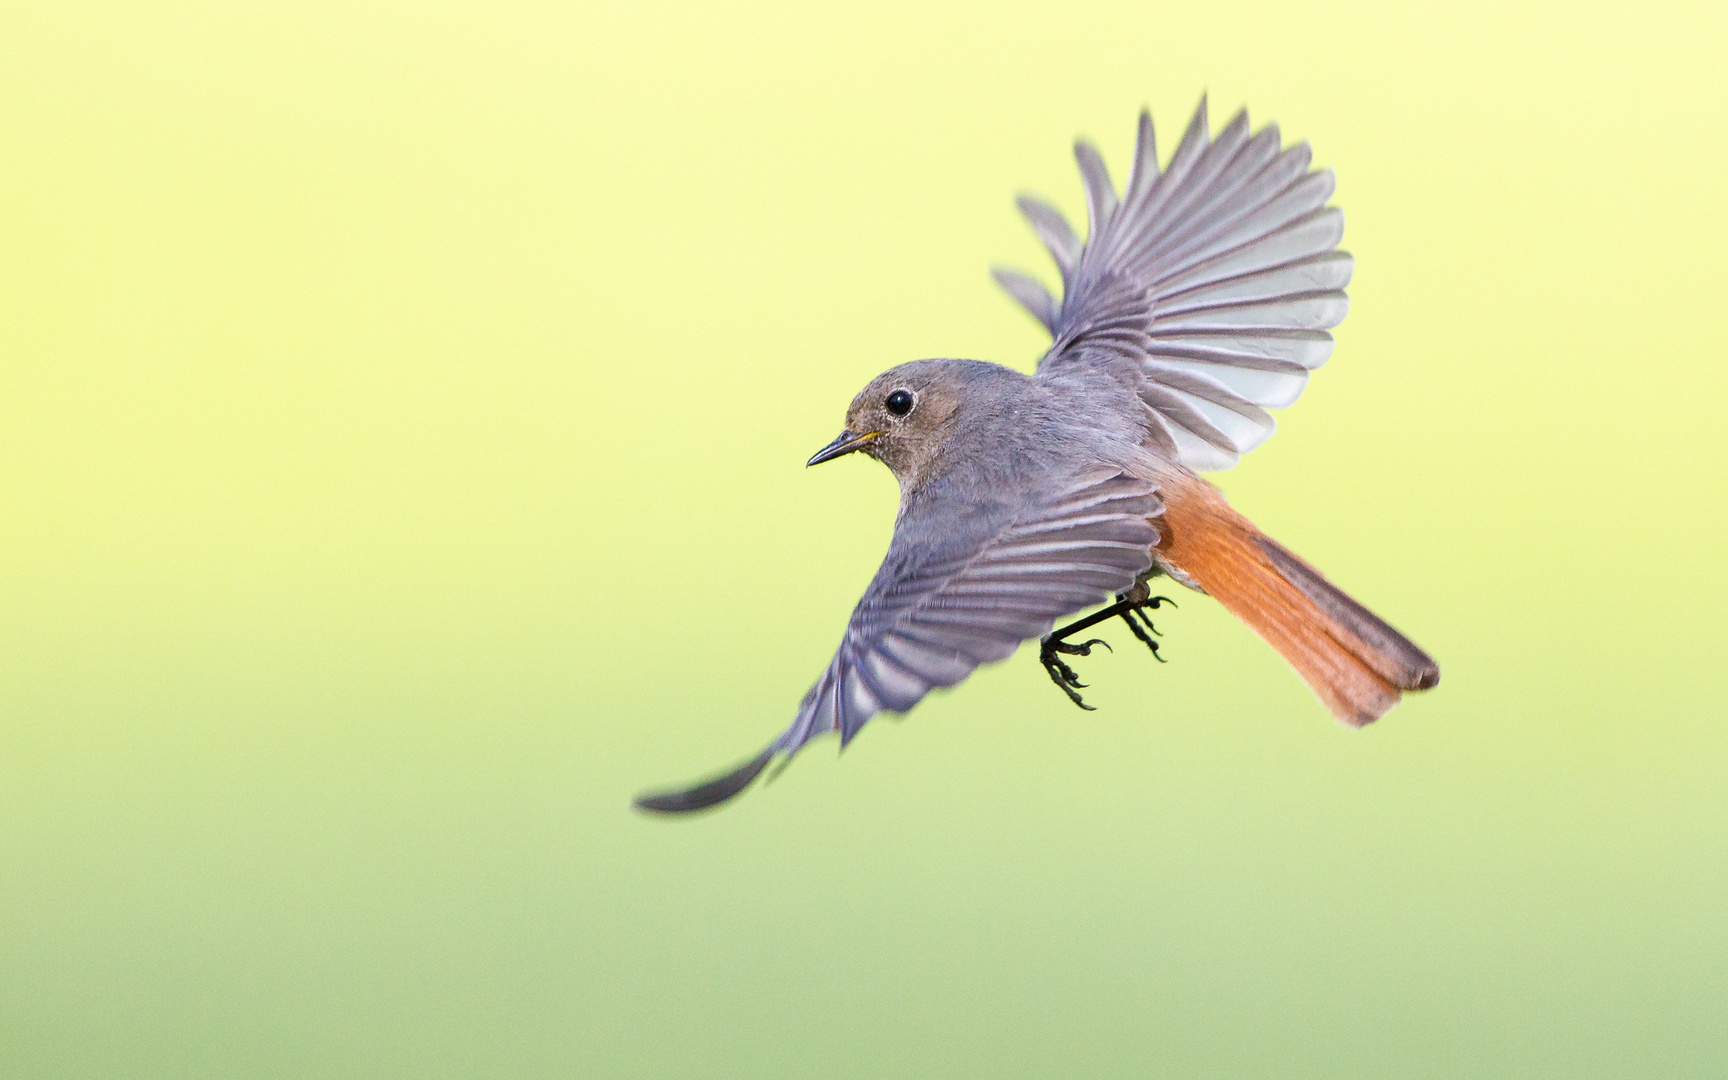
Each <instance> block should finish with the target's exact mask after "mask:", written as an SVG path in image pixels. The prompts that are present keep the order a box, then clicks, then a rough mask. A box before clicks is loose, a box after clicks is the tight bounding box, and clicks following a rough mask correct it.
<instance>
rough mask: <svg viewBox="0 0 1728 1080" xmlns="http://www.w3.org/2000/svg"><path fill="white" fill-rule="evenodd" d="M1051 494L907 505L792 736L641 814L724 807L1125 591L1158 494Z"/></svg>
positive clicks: (1145, 543)
mask: <svg viewBox="0 0 1728 1080" xmlns="http://www.w3.org/2000/svg"><path fill="white" fill-rule="evenodd" d="M1049 488H1050V489H1052V490H1050V493H1049V494H1047V495H1046V496H1045V497H1044V498H1042V499H1041V500H1040V501H1038V502H1037V503H1034V504H1032V505H1031V507H1030V509H1026V510H1023V511H1021V512H1019V513H1011V512H1008V510H1007V506H1008V504H1007V503H979V502H977V501H975V500H964V501H963V500H961V499H959V498H947V499H943V498H936V499H933V500H932V501H930V502H927V503H919V502H913V503H911V504H909V505H908V506H907V508H906V509H905V511H904V512H903V513H902V514H901V516H900V520H899V521H898V522H897V523H896V525H895V532H894V539H893V541H892V542H891V543H890V544H889V548H888V556H887V558H886V559H885V560H884V561H883V563H882V568H881V569H880V570H878V571H877V572H876V577H875V579H874V580H873V581H871V583H870V587H869V588H868V589H867V590H865V593H864V598H863V599H862V600H860V601H859V602H858V606H857V607H856V608H855V609H854V610H853V612H852V619H851V621H850V623H849V624H848V625H847V627H846V636H845V637H844V639H842V641H841V642H840V648H839V649H838V650H837V651H836V652H835V654H834V659H833V660H831V661H829V663H828V667H827V669H826V670H825V671H823V672H822V676H821V678H819V679H817V680H816V685H815V686H812V687H811V688H810V692H809V693H807V694H805V695H804V701H803V703H802V704H801V705H799V707H798V717H797V719H795V720H793V721H792V725H791V726H790V727H788V728H787V729H786V730H785V731H784V732H783V733H781V735H780V737H779V738H777V739H775V740H774V742H773V743H771V744H770V745H769V746H768V748H767V749H765V750H764V751H763V752H762V753H761V754H760V755H759V756H757V757H756V758H755V759H753V760H751V761H749V762H746V763H745V764H744V765H742V766H740V767H739V768H738V769H736V770H734V771H732V772H730V773H727V774H726V775H723V776H719V777H716V778H714V779H713V780H710V781H707V782H706V783H703V784H700V785H697V786H696V787H693V788H689V789H687V790H682V791H675V792H668V793H665V794H659V795H648V796H643V797H641V798H639V799H637V800H636V805H637V806H639V807H641V808H643V809H646V810H657V811H662V812H680V811H686V810H700V809H702V808H704V807H708V806H712V805H714V804H716V803H719V802H722V801H724V800H725V799H728V798H731V797H732V796H733V795H735V794H737V793H738V792H739V791H742V790H743V789H744V788H745V787H747V786H748V785H749V784H750V782H751V781H752V780H754V779H755V778H756V775H757V774H758V773H760V772H761V771H762V770H763V769H764V768H765V767H766V766H767V765H768V763H769V762H770V761H771V760H773V759H774V758H775V757H776V756H787V757H789V756H791V755H792V754H794V753H796V752H797V751H798V749H799V748H800V747H802V746H803V745H804V744H805V743H807V742H809V741H810V740H811V739H813V738H815V737H816V736H818V735H822V734H826V733H827V732H830V731H834V732H839V734H840V739H841V743H842V745H844V744H845V743H848V742H850V741H851V740H852V738H853V737H854V736H855V735H857V734H858V729H859V728H861V727H863V726H864V723H865V722H866V721H867V720H869V719H870V718H871V717H872V716H875V715H876V714H877V713H878V712H881V711H883V710H888V711H890V712H901V713H903V712H905V711H907V710H908V709H910V708H912V706H914V705H916V704H917V703H918V701H919V700H920V699H922V698H923V697H924V695H925V694H928V693H929V692H930V691H931V690H932V689H934V688H936V687H939V686H953V685H955V684H956V683H958V682H960V681H961V680H962V679H964V678H966V676H968V675H970V674H972V671H973V669H975V668H977V667H978V666H979V665H980V664H987V663H990V662H992V661H995V660H1002V659H1005V658H1007V657H1008V656H1010V655H1012V654H1013V652H1014V650H1015V649H1016V648H1017V647H1018V646H1019V644H1020V643H1021V642H1022V641H1024V640H1026V639H1027V638H1038V637H1043V636H1044V635H1045V634H1047V633H1049V632H1050V629H1051V627H1052V626H1053V625H1054V624H1055V621H1056V620H1057V619H1058V618H1060V617H1062V616H1064V615H1067V614H1070V613H1072V612H1075V611H1079V610H1081V609H1083V608H1087V607H1091V606H1093V605H1095V604H1097V603H1099V602H1101V601H1103V600H1105V599H1107V598H1109V597H1110V596H1112V595H1113V594H1115V593H1118V592H1122V591H1123V590H1125V589H1127V588H1129V587H1130V586H1131V585H1133V583H1134V580H1135V578H1136V577H1138V576H1139V575H1140V574H1141V573H1143V572H1144V571H1145V570H1146V569H1147V568H1148V567H1149V566H1150V565H1151V548H1152V545H1153V544H1155V543H1157V541H1158V529H1157V527H1156V526H1155V525H1154V524H1153V523H1152V521H1151V519H1152V518H1154V517H1156V516H1157V515H1158V514H1160V513H1162V512H1163V505H1162V504H1161V503H1160V502H1159V501H1158V495H1157V491H1156V488H1155V487H1154V485H1152V484H1151V483H1149V482H1147V481H1145V480H1140V479H1137V478H1135V477H1132V476H1129V475H1127V474H1125V473H1123V472H1121V471H1119V470H1116V469H1113V468H1111V469H1095V470H1092V471H1089V472H1087V473H1085V474H1082V475H1078V476H1073V477H1071V478H1069V479H1068V481H1067V482H1066V483H1059V484H1052V485H1049ZM932 521H941V522H942V525H941V527H939V528H938V527H935V526H934V525H933V524H932Z"/></svg>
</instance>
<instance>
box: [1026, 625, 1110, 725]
mask: <svg viewBox="0 0 1728 1080" xmlns="http://www.w3.org/2000/svg"><path fill="white" fill-rule="evenodd" d="M1038 644H1039V648H1038V660H1039V661H1040V662H1041V663H1042V664H1043V665H1044V670H1045V671H1047V672H1049V673H1050V681H1051V682H1053V683H1055V684H1056V685H1057V686H1058V687H1060V688H1061V690H1062V692H1063V693H1064V694H1067V695H1068V700H1069V701H1072V702H1073V703H1074V704H1076V705H1078V706H1080V707H1081V708H1082V709H1085V710H1086V711H1087V712H1092V711H1094V710H1095V709H1096V706H1093V705H1088V704H1086V702H1085V701H1083V700H1081V698H1080V691H1081V690H1084V689H1085V688H1086V684H1085V683H1083V682H1081V681H1080V676H1079V675H1078V674H1077V673H1076V672H1075V671H1074V669H1073V668H1072V667H1069V666H1068V662H1067V661H1066V660H1063V659H1062V656H1061V655H1060V654H1067V655H1068V656H1091V655H1092V646H1094V645H1102V646H1104V647H1105V648H1106V649H1108V648H1110V643H1109V642H1108V641H1105V640H1104V639H1103V638H1093V639H1092V640H1090V641H1082V642H1081V643H1080V644H1078V645H1070V644H1069V643H1068V642H1066V641H1063V640H1061V638H1060V637H1059V636H1058V635H1056V634H1052V635H1050V636H1049V637H1047V638H1045V639H1044V640H1043V641H1041V642H1039V643H1038ZM1112 651H1114V650H1112Z"/></svg>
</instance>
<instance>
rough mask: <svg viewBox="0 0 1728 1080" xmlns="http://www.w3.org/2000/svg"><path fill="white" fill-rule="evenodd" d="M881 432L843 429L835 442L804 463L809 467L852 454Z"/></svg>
mask: <svg viewBox="0 0 1728 1080" xmlns="http://www.w3.org/2000/svg"><path fill="white" fill-rule="evenodd" d="M880 434H882V433H881V432H880V431H866V432H865V433H864V434H862V435H854V434H852V433H851V432H850V431H842V432H841V433H840V434H839V435H838V436H836V437H835V439H834V441H833V442H831V443H829V444H828V445H827V446H824V447H823V448H822V449H820V450H818V451H816V453H815V454H813V455H812V456H811V458H810V460H809V461H806V462H805V463H804V465H805V467H806V468H808V467H809V466H811V465H820V464H822V463H823V462H824V461H833V460H834V459H835V458H837V457H841V456H843V455H845V454H850V453H851V452H852V451H854V450H857V449H860V448H861V447H863V446H864V444H866V443H868V442H869V441H870V440H872V439H874V438H876V437H877V436H878V435H880Z"/></svg>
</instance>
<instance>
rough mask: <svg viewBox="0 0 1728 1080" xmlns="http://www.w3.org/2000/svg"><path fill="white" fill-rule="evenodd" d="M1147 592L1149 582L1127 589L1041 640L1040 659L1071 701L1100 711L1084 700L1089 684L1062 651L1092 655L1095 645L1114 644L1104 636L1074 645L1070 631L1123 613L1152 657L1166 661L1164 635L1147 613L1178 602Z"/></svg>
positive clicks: (1084, 707) (1067, 653) (1160, 661)
mask: <svg viewBox="0 0 1728 1080" xmlns="http://www.w3.org/2000/svg"><path fill="white" fill-rule="evenodd" d="M1146 593H1147V589H1146V585H1145V583H1144V582H1141V583H1137V584H1135V586H1134V587H1133V588H1131V589H1129V590H1128V591H1127V592H1125V593H1122V594H1120V595H1118V596H1117V597H1116V603H1114V604H1112V605H1110V606H1109V607H1107V608H1105V609H1103V610H1102V611H1098V612H1094V613H1093V614H1091V615H1088V616H1087V617H1086V618H1084V619H1081V620H1079V621H1078V622H1073V623H1070V624H1068V625H1067V626H1064V627H1063V628H1062V629H1060V630H1056V631H1052V632H1051V634H1050V635H1049V636H1048V637H1046V638H1045V639H1044V640H1043V641H1042V642H1040V643H1039V644H1040V645H1041V646H1042V647H1041V648H1040V649H1039V650H1038V659H1039V661H1040V662H1041V663H1042V664H1043V665H1044V670H1045V671H1046V672H1048V673H1049V675H1050V681H1051V682H1053V683H1055V684H1056V685H1057V686H1058V687H1060V688H1061V689H1062V692H1063V693H1064V694H1067V695H1068V699H1069V700H1070V701H1072V702H1074V704H1076V705H1078V706H1080V707H1081V708H1082V709H1085V710H1086V711H1087V712H1094V711H1096V710H1094V709H1093V707H1092V706H1090V705H1088V704H1086V703H1085V702H1084V701H1082V700H1081V699H1080V694H1079V692H1078V691H1079V690H1081V689H1083V688H1084V687H1085V686H1086V684H1085V683H1083V682H1081V681H1080V677H1079V676H1078V675H1077V674H1075V672H1074V669H1073V668H1071V667H1069V666H1068V664H1067V663H1065V662H1064V661H1063V660H1062V659H1061V657H1060V656H1059V655H1058V654H1065V655H1068V656H1090V655H1092V646H1094V645H1102V646H1104V647H1105V648H1106V649H1109V648H1110V643H1109V642H1107V641H1105V640H1104V639H1102V638H1092V639H1090V640H1088V641H1082V642H1081V643H1080V644H1078V645H1073V644H1070V643H1068V642H1067V641H1064V640H1063V639H1064V638H1066V637H1068V636H1069V635H1070V634H1078V633H1079V632H1080V631H1082V630H1086V629H1089V628H1090V627H1093V626H1096V625H1098V624H1099V623H1101V622H1103V621H1104V620H1106V619H1110V618H1114V617H1116V616H1118V615H1119V616H1121V617H1122V621H1123V622H1125V623H1127V624H1128V629H1129V630H1132V631H1133V632H1134V636H1135V637H1136V638H1138V639H1139V640H1140V642H1141V643H1142V644H1144V645H1145V646H1146V647H1147V648H1148V649H1150V650H1151V651H1152V659H1154V660H1156V661H1158V662H1159V663H1160V664H1162V663H1164V657H1163V656H1162V655H1161V654H1160V653H1159V652H1158V642H1157V641H1155V640H1153V639H1154V638H1158V637H1163V636H1164V635H1163V633H1162V632H1161V631H1159V629H1158V628H1157V627H1156V626H1153V625H1152V619H1151V617H1150V616H1148V615H1147V614H1146V612H1147V611H1156V610H1158V608H1159V607H1160V606H1161V605H1163V604H1169V605H1170V606H1171V607H1175V606H1176V601H1174V600H1172V599H1170V598H1169V597H1168V596H1147V595H1146ZM1110 651H1111V652H1114V651H1115V650H1114V649H1111V650H1110Z"/></svg>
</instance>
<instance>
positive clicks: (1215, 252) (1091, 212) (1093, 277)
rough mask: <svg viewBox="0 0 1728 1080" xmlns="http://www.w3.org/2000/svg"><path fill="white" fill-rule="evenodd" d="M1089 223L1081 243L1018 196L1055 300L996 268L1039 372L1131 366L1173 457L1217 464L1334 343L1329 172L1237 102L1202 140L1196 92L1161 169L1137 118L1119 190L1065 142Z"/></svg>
mask: <svg viewBox="0 0 1728 1080" xmlns="http://www.w3.org/2000/svg"><path fill="white" fill-rule="evenodd" d="M1074 153H1075V157H1076V158H1078V159H1079V162H1080V173H1081V177H1082V178H1083V180H1084V181H1085V186H1086V197H1087V211H1088V217H1089V219H1090V224H1089V229H1088V236H1087V240H1086V242H1085V243H1084V244H1082V243H1081V242H1080V239H1079V238H1078V237H1077V236H1076V235H1075V234H1074V230H1073V229H1072V228H1070V227H1069V225H1068V223H1067V221H1065V220H1064V219H1063V217H1062V215H1061V214H1060V213H1058V212H1057V211H1056V210H1055V209H1053V208H1052V207H1050V206H1048V205H1046V204H1044V203H1041V202H1038V201H1037V200H1034V199H1031V198H1022V199H1021V200H1020V209H1021V210H1022V212H1024V213H1025V215H1026V217H1027V220H1028V221H1030V222H1031V224H1032V228H1033V230H1034V231H1036V232H1037V233H1038V235H1039V237H1040V238H1041V239H1042V240H1043V241H1044V243H1045V245H1046V246H1047V247H1049V249H1050V253H1051V254H1052V255H1053V256H1054V257H1055V259H1056V267H1057V269H1058V270H1059V271H1060V272H1061V275H1062V288H1063V296H1062V299H1061V301H1060V302H1058V301H1057V300H1056V299H1055V298H1054V297H1052V296H1051V295H1050V293H1049V292H1047V291H1046V290H1045V289H1044V287H1043V286H1042V285H1040V284H1039V283H1038V282H1037V281H1035V280H1033V279H1032V278H1030V277H1027V276H1026V275H1024V274H1020V273H1017V272H1015V271H1012V270H1003V269H998V270H997V271H996V272H995V274H996V279H997V281H999V282H1000V283H1001V284H1002V286H1003V287H1004V288H1005V289H1007V290H1008V292H1009V294H1010V295H1012V296H1013V297H1014V298H1015V299H1016V300H1018V301H1020V303H1021V304H1022V305H1024V306H1025V308H1026V309H1027V310H1028V311H1030V312H1031V313H1032V314H1033V316H1034V317H1036V318H1037V319H1038V321H1039V322H1041V323H1043V324H1044V326H1045V327H1046V328H1047V329H1048V330H1049V331H1050V334H1051V336H1052V337H1053V338H1054V339H1055V340H1054V341H1053V343H1052V344H1051V346H1050V351H1049V352H1048V353H1046V354H1045V356H1044V358H1043V360H1041V361H1040V362H1039V373H1040V374H1045V373H1051V374H1054V373H1056V372H1058V371H1060V370H1061V369H1062V368H1063V367H1065V366H1067V365H1074V364H1102V365H1106V366H1109V367H1111V368H1113V369H1117V370H1120V371H1123V372H1127V373H1129V375H1130V377H1131V378H1132V379H1133V381H1134V383H1135V388H1136V389H1137V390H1138V392H1139V394H1140V396H1141V398H1142V399H1143V400H1144V401H1145V402H1146V404H1147V405H1148V406H1149V407H1150V408H1151V409H1152V412H1153V414H1154V415H1155V416H1156V417H1157V419H1158V423H1159V425H1160V426H1161V427H1162V429H1163V431H1162V434H1164V435H1166V436H1168V439H1169V443H1170V444H1171V445H1172V446H1173V448H1174V450H1175V452H1176V454H1177V456H1178V457H1179V458H1180V459H1181V461H1182V463H1183V464H1184V465H1187V466H1188V467H1189V468H1192V469H1197V470H1213V469H1227V468H1229V467H1230V466H1232V465H1234V464H1235V463H1236V461H1237V459H1238V458H1239V457H1240V456H1241V455H1242V454H1244V453H1246V452H1247V451H1249V450H1252V449H1253V448H1254V447H1256V446H1258V445H1260V444H1261V443H1262V442H1264V441H1265V440H1266V438H1267V437H1268V436H1270V435H1271V434H1272V430H1273V428H1274V426H1275V425H1274V422H1273V420H1272V417H1271V416H1270V415H1268V414H1267V412H1266V410H1267V409H1277V408H1283V407H1284V406H1286V405H1289V404H1291V403H1292V402H1294V401H1295V400H1296V398H1297V396H1298V395H1300V394H1301V393H1302V389H1303V387H1304V386H1306V385H1307V382H1308V373H1309V372H1310V371H1312V370H1313V369H1314V368H1317V367H1319V366H1320V365H1321V364H1322V363H1324V362H1325V361H1326V358H1327V357H1328V356H1329V355H1331V352H1332V335H1331V334H1329V333H1327V332H1326V331H1327V329H1328V328H1329V327H1333V326H1336V325H1338V323H1339V322H1341V321H1342V320H1343V318H1344V313H1345V311H1346V309H1347V308H1348V304H1349V302H1348V300H1347V298H1346V297H1345V295H1344V292H1343V289H1344V286H1345V285H1346V284H1348V282H1349V280H1350V272H1351V268H1352V265H1353V260H1352V259H1351V257H1350V255H1349V254H1348V253H1347V252H1343V251H1339V250H1337V246H1338V241H1339V239H1340V238H1341V237H1342V236H1343V232H1344V214H1343V211H1341V210H1339V209H1338V208H1336V207H1330V206H1327V205H1326V201H1327V200H1328V199H1329V198H1331V197H1332V190H1333V184H1334V182H1333V176H1332V172H1331V170H1329V169H1323V170H1310V169H1309V162H1310V153H1309V149H1308V144H1307V143H1298V144H1297V145H1295V146H1292V147H1289V148H1288V149H1286V148H1284V147H1283V145H1282V139H1281V136H1280V135H1279V132H1278V128H1277V127H1276V126H1275V125H1267V126H1266V127H1263V128H1261V129H1260V130H1259V131H1258V132H1255V133H1253V134H1250V133H1249V130H1248V113H1247V111H1246V110H1244V111H1242V112H1239V113H1237V114H1236V116H1235V118H1234V119H1232V120H1231V121H1230V122H1229V123H1228V124H1226V125H1225V126H1224V129H1223V130H1222V131H1220V132H1219V133H1218V137H1217V138H1216V139H1213V138H1212V136H1211V131H1210V126H1209V124H1208V122H1207V119H1206V102H1205V100H1204V99H1202V100H1201V102H1200V107H1199V108H1198V109H1197V110H1196V111H1195V113H1194V118H1193V120H1191V121H1190V122H1189V124H1188V130H1187V132H1186V133H1184V134H1183V136H1182V141H1181V143H1180V144H1179V145H1178V146H1177V147H1176V152H1175V154H1173V155H1172V156H1171V158H1170V162H1169V165H1168V167H1167V168H1165V169H1164V170H1163V172H1162V173H1160V172H1159V169H1158V151H1157V147H1156V145H1155V143H1154V140H1153V134H1152V117H1151V114H1150V113H1145V112H1142V113H1141V114H1140V131H1139V138H1138V141H1137V144H1136V147H1135V153H1134V166H1133V169H1132V170H1131V171H1130V173H1129V175H1128V186H1127V188H1126V190H1125V191H1124V193H1123V194H1122V195H1121V196H1120V198H1118V196H1117V193H1116V189H1115V187H1114V186H1113V185H1112V184H1111V182H1110V176H1109V174H1108V173H1107V172H1106V171H1105V168H1104V159H1103V158H1102V157H1100V156H1099V154H1098V151H1097V150H1096V149H1095V148H1094V147H1093V146H1091V145H1090V144H1088V143H1085V142H1080V143H1077V144H1076V145H1075V148H1074Z"/></svg>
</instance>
